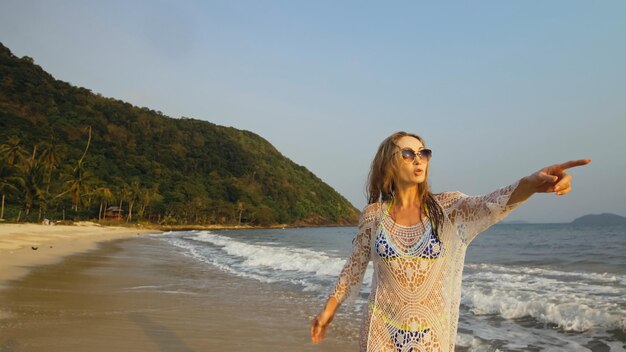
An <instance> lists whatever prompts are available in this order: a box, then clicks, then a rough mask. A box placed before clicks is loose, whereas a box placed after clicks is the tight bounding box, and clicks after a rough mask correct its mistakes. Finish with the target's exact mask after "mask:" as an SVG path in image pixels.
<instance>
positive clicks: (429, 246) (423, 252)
mask: <svg viewBox="0 0 626 352" xmlns="http://www.w3.org/2000/svg"><path fill="white" fill-rule="evenodd" d="M421 227H422V226H420V224H418V225H414V226H402V225H399V224H397V223H396V222H395V221H393V219H391V217H390V216H389V211H388V210H383V216H382V219H381V221H380V223H379V226H378V228H379V230H378V231H377V233H378V235H377V237H376V241H375V249H376V254H378V256H379V257H380V258H381V259H383V260H393V259H397V258H399V257H404V258H406V259H409V258H414V259H436V258H439V257H440V256H441V255H442V254H443V243H442V242H441V241H440V240H439V238H438V236H436V235H435V233H434V231H433V228H432V224H431V221H430V220H429V221H427V222H426V224H425V225H424V226H423V230H421ZM420 230H421V231H420ZM390 232H391V233H390Z"/></svg>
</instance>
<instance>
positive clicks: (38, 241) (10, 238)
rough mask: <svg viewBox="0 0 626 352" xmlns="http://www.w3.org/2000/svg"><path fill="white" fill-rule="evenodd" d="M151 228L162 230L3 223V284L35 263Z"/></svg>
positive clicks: (0, 265) (0, 264)
mask: <svg viewBox="0 0 626 352" xmlns="http://www.w3.org/2000/svg"><path fill="white" fill-rule="evenodd" d="M148 232H152V233H155V232H159V231H155V230H146V229H140V228H133V227H115V226H99V225H97V224H95V223H90V222H79V223H77V225H72V226H67V225H54V226H46V225H39V224H0V288H1V287H2V286H3V285H5V284H7V283H8V282H10V281H11V280H16V279H19V278H20V277H22V276H24V275H26V274H27V273H28V271H29V269H30V268H32V267H34V266H37V265H44V264H53V263H58V262H59V261H60V260H62V258H63V257H66V256H68V255H71V254H75V253H80V252H84V251H87V250H90V249H94V248H96V246H97V243H99V242H103V241H112V240H116V239H120V238H129V237H134V236H138V235H140V234H145V233H148Z"/></svg>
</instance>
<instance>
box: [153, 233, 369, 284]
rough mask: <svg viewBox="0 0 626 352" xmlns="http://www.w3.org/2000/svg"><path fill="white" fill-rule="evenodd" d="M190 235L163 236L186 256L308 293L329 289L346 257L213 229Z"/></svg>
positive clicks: (367, 282)
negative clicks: (246, 239) (254, 240)
mask: <svg viewBox="0 0 626 352" xmlns="http://www.w3.org/2000/svg"><path fill="white" fill-rule="evenodd" d="M187 234H188V235H187V236H185V237H184V238H181V237H164V238H166V240H167V241H168V242H170V243H171V244H173V245H175V246H177V247H179V248H182V249H184V250H185V252H186V254H187V255H189V256H191V257H193V258H195V259H197V260H200V261H202V262H205V263H208V264H211V265H213V266H215V267H217V268H219V269H220V270H223V271H225V272H228V273H231V274H234V275H237V276H240V277H247V278H251V279H255V280H258V281H261V282H267V283H272V282H285V283H291V284H294V285H298V286H301V287H302V288H303V290H304V291H307V292H316V293H325V292H327V291H328V288H329V286H330V285H331V283H332V282H333V281H334V280H336V278H337V277H338V276H339V274H340V273H341V269H342V268H343V265H344V264H345V259H343V258H340V257H338V256H336V255H333V254H331V253H327V252H323V251H319V252H316V251H312V250H309V249H305V248H295V247H280V246H276V245H274V243H272V242H257V243H254V244H253V243H246V242H244V241H243V240H238V239H235V238H231V237H228V236H223V235H218V234H215V233H212V232H210V231H199V232H192V233H187ZM189 235H191V236H189ZM194 242H200V243H201V244H194ZM207 244H208V246H207ZM371 278H372V273H371V270H369V271H368V272H366V275H365V278H364V282H365V286H366V288H367V287H368V285H369V283H370V282H371Z"/></svg>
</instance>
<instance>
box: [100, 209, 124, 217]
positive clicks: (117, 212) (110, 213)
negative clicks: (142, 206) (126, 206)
mask: <svg viewBox="0 0 626 352" xmlns="http://www.w3.org/2000/svg"><path fill="white" fill-rule="evenodd" d="M123 218H124V210H122V208H120V207H108V208H107V209H106V210H105V211H104V219H105V220H122V219H123Z"/></svg>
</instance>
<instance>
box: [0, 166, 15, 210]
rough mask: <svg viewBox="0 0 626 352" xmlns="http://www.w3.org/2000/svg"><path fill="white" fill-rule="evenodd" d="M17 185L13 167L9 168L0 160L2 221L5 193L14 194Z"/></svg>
mask: <svg viewBox="0 0 626 352" xmlns="http://www.w3.org/2000/svg"><path fill="white" fill-rule="evenodd" d="M18 184H19V176H17V174H16V171H15V167H13V166H10V165H9V164H8V163H7V162H6V161H5V160H4V159H0V193H2V207H1V210H0V220H4V199H5V196H6V194H7V193H9V192H16V191H17V186H16V185H18Z"/></svg>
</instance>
